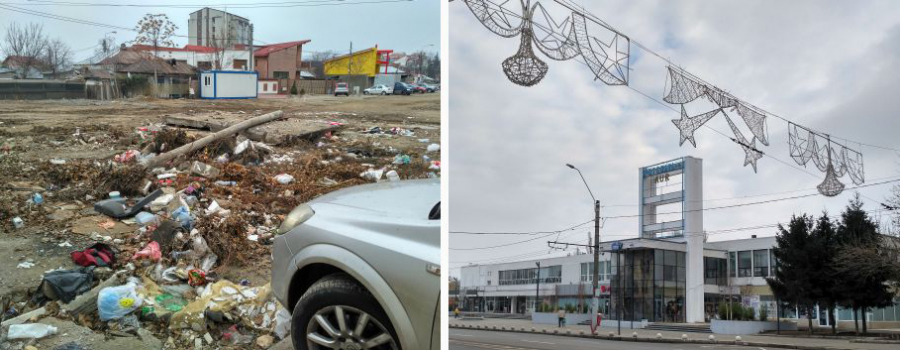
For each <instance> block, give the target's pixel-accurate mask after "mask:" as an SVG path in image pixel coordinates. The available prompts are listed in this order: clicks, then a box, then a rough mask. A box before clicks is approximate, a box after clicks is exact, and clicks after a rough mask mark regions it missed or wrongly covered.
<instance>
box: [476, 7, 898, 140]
mask: <svg viewBox="0 0 900 350" xmlns="http://www.w3.org/2000/svg"><path fill="white" fill-rule="evenodd" d="M484 1H486V2H488V3H491V4H493V5H494V6H497V8H499V9H500V11H502V12H503V13H504V14H509V15H511V16H513V17H516V18H519V19H521V20H523V21H524V20H528V19H527V18H525V17H524V16H522V15H519V14H517V13H514V12H512V11H510V10H507V9H506V8H504V7H503V6H501V5H499V4H497V3H496V2H494V1H492V0H484ZM553 1H554V2H556V3H558V4H560V5H562V6H564V7H566V8H568V9H569V10H572V11H573V12H577V13H580V14H582V15H584V16H585V17H588V18H590V19H591V20H593V21H596V22H598V23H600V24H602V25H604V26H606V27H608V28H609V29H611V30H612V31H614V32H616V33H619V34H621V33H622V32H621V31H619V30H618V29H616V28H615V27H614V26H612V25H610V24H608V23H606V22H605V21H603V20H602V19H600V18H599V17H597V16H596V15H594V14H592V13H590V12H588V11H587V10H586V9H585V8H584V6H581V5H577V4H575V3H574V2H572V1H566V0H553ZM574 7H578V8H580V10H578V9H575V8H574ZM531 25H532V26H535V27H538V28H541V29H543V30H545V31H546V32H547V33H548V34H549V35H553V36H554V37H556V38H560V39H561V40H563V41H566V40H568V39H569V38H568V37H564V36H562V35H560V34H559V33H556V32H555V31H554V30H552V29H550V28H547V27H546V26H544V25H542V24H540V23H535V22H534V21H533V20H532V21H531ZM623 35H624V34H623ZM628 39H629V42H630V43H634V45H635V46H636V47H638V48H639V49H642V50H644V51H646V52H648V53H650V54H652V55H653V56H656V57H657V58H659V59H661V60H663V61H665V62H666V63H668V64H669V65H671V66H677V67H679V69H680V70H682V71H683V72H685V73H687V74H689V75H691V76H692V77H694V78H696V79H697V80H698V81H700V82H702V83H704V84H707V85H710V86H715V85H714V84H710V83H709V82H707V81H705V80H703V79H701V78H700V77H697V76H696V75H694V74H692V73H690V72H688V71H687V70H686V69H684V68H681V66H680V65H677V64H675V63H674V62H672V61H671V60H670V59H668V58H665V57H663V56H662V55H660V54H659V53H657V52H655V51H653V50H651V49H650V48H648V47H647V46H645V45H643V44H641V43H640V42H639V41H637V40H634V38H631V37H628ZM578 62H580V63H582V64H584V65H587V63H585V62H581V61H578ZM629 69H630V67H629ZM625 86H628V87H631V85H628V84H626V85H625ZM632 89H633V88H632ZM635 91H637V90H635ZM642 94H643V93H642ZM732 97H734V96H732ZM734 98H735V99H736V100H738V101H740V102H742V103H744V104H746V105H749V106H751V107H753V108H756V109H758V110H760V111H762V112H764V114H766V115H771V116H773V117H776V118H778V119H781V120H783V121H785V122H790V123H793V124H797V123H795V122H792V121H790V120H788V119H787V118H784V117H781V116H780V115H777V114H775V113H772V112H769V111H767V110H765V109H762V108H759V107H756V106H755V105H753V104H751V103H748V102H747V101H744V100H742V99H739V98H737V97H734ZM807 129H810V130H812V129H811V128H807ZM717 132H718V131H717ZM819 133H821V134H826V135H829V136H831V137H833V138H835V139H839V140H844V141H846V142H852V143H855V144H858V145H863V146H869V147H873V148H879V149H883V150H890V151H894V152H900V149H897V148H892V147H886V146H880V145H874V144H869V143H865V142H860V141H854V140H850V139H847V138H843V137H839V136H835V135H832V134H829V133H825V132H819ZM723 135H724V134H723ZM726 137H728V136H727V135H726ZM728 138H729V139H731V137H728ZM732 141H735V142H736V143H739V142H737V141H736V140H734V139H732ZM739 144H740V143H739ZM745 146H748V147H749V145H745ZM845 148H846V147H845ZM754 149H755V148H754ZM757 151H759V150H757ZM760 153H762V152H760ZM763 155H765V153H763ZM770 157H771V156H770Z"/></svg>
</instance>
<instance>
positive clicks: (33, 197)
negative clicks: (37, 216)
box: [31, 193, 44, 205]
mask: <svg viewBox="0 0 900 350" xmlns="http://www.w3.org/2000/svg"><path fill="white" fill-rule="evenodd" d="M31 201H32V202H33V203H34V204H37V205H41V204H43V203H44V196H42V195H41V194H40V193H35V194H33V195H31Z"/></svg>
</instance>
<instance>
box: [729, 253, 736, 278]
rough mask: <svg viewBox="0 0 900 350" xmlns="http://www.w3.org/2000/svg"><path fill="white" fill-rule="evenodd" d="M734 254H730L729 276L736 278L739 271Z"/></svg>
mask: <svg viewBox="0 0 900 350" xmlns="http://www.w3.org/2000/svg"><path fill="white" fill-rule="evenodd" d="M734 254H735V253H734V252H729V253H728V266H729V268H728V276H731V277H734V276H735V275H734V272H735V271H737V260H736V259H735V258H734Z"/></svg>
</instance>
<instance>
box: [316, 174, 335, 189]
mask: <svg viewBox="0 0 900 350" xmlns="http://www.w3.org/2000/svg"><path fill="white" fill-rule="evenodd" d="M316 183H317V184H319V186H324V187H331V186H334V185H337V184H338V182H337V181H334V180H332V179H331V178H329V177H327V176H326V177H323V178H321V179H319V181H317V182H316Z"/></svg>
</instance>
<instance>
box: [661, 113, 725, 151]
mask: <svg viewBox="0 0 900 350" xmlns="http://www.w3.org/2000/svg"><path fill="white" fill-rule="evenodd" d="M721 110H722V109H721V108H719V109H714V110H711V111H709V112H706V113H703V114H700V115H697V116H693V117H689V116H688V115H687V111H685V110H684V105H681V119H672V123H673V124H675V127H677V128H678V130H679V131H681V139H679V140H678V146H681V145H684V141H685V140H688V141H691V144H692V145H694V147H695V148H696V147H697V141H694V131H697V129H699V128H700V127H701V126H703V124H704V123H706V122H707V121H709V120H710V119H712V117H715V116H716V114H718V113H719V112H720V111H721Z"/></svg>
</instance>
